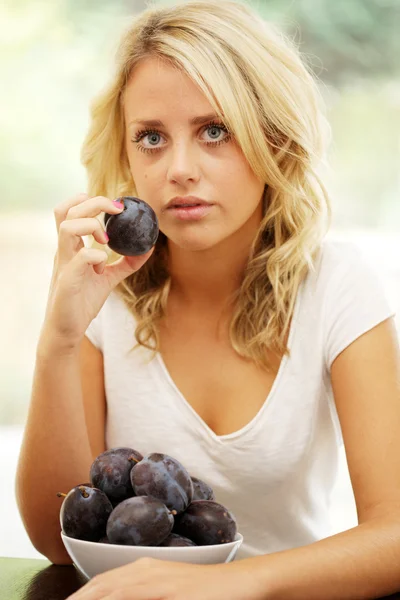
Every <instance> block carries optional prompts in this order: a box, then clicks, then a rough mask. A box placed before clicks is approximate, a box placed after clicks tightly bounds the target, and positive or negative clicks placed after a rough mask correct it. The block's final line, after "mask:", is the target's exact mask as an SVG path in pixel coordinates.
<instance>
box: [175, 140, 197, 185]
mask: <svg viewBox="0 0 400 600" xmlns="http://www.w3.org/2000/svg"><path fill="white" fill-rule="evenodd" d="M167 160H168V175H167V177H168V181H169V182H173V183H185V182H186V181H189V180H190V181H198V179H199V173H200V167H199V162H198V161H199V157H198V155H197V150H196V149H195V148H194V147H193V146H192V145H191V144H190V143H189V142H188V143H185V142H183V141H179V142H177V143H176V144H174V145H173V147H172V149H171V150H170V152H169V153H168V158H167Z"/></svg>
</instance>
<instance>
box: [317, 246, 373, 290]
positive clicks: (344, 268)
mask: <svg viewBox="0 0 400 600" xmlns="http://www.w3.org/2000/svg"><path fill="white" fill-rule="evenodd" d="M314 265H315V269H314V271H310V273H309V275H308V280H309V283H310V285H311V286H312V288H313V290H314V291H318V292H320V293H322V294H323V293H325V292H326V291H327V290H328V289H330V288H332V287H334V288H342V287H343V286H344V285H345V286H348V285H349V284H350V283H351V282H352V285H356V283H357V282H360V281H361V280H362V281H366V282H367V284H368V283H371V282H372V281H373V280H377V279H379V278H380V274H379V271H378V270H377V268H376V265H373V264H371V261H370V260H369V259H368V257H367V256H366V255H365V254H364V252H363V251H362V250H361V248H360V247H359V246H357V244H355V243H354V242H351V241H347V240H341V239H334V238H325V239H324V240H323V241H322V243H321V245H320V248H319V251H318V252H317V254H316V259H315V263H314Z"/></svg>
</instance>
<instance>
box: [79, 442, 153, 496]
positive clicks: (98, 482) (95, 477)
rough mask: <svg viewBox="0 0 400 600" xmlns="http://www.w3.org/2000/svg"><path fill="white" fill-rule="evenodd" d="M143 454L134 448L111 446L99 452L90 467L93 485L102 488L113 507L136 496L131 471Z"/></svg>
mask: <svg viewBox="0 0 400 600" xmlns="http://www.w3.org/2000/svg"><path fill="white" fill-rule="evenodd" d="M142 459H143V456H142V455H141V454H140V452H137V451H136V450H134V449H133V448H125V447H122V448H111V449H110V450H106V451H105V452H102V453H101V454H99V455H98V456H97V457H96V458H95V460H94V461H93V463H92V465H91V467H90V481H91V482H92V485H93V486H94V487H96V488H98V489H99V490H102V491H103V492H104V493H105V494H106V495H107V496H108V498H109V499H110V500H111V503H112V505H113V507H115V506H116V504H118V503H119V502H122V500H126V499H127V498H130V497H131V496H134V495H135V494H134V491H133V488H132V484H131V479H130V471H131V469H132V467H133V466H134V465H136V464H137V463H138V462H140V461H141V460H142Z"/></svg>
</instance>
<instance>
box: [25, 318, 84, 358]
mask: <svg viewBox="0 0 400 600" xmlns="http://www.w3.org/2000/svg"><path fill="white" fill-rule="evenodd" d="M80 345H81V341H76V340H71V339H69V338H67V337H65V336H61V335H58V334H57V333H56V332H55V331H52V329H51V327H50V326H47V325H46V326H45V327H44V328H43V329H42V331H41V334H40V337H39V342H38V345H37V348H36V356H37V358H39V359H44V360H48V359H50V358H56V357H58V358H59V357H77V356H78V355H79V351H80Z"/></svg>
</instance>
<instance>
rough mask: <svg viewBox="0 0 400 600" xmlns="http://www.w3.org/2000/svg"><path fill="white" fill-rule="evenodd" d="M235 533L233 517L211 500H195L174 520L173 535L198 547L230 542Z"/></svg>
mask: <svg viewBox="0 0 400 600" xmlns="http://www.w3.org/2000/svg"><path fill="white" fill-rule="evenodd" d="M236 532H237V525H236V519H235V517H234V515H233V514H232V513H231V512H230V511H229V510H228V509H227V508H225V506H223V505H222V504H219V503H218V502H214V501H212V500H196V501H195V502H192V503H191V504H190V506H189V507H188V508H187V510H186V511H185V512H184V513H183V514H182V515H180V516H179V517H177V518H176V519H175V524H174V533H177V534H178V535H182V536H183V537H187V538H189V539H190V540H193V541H194V542H195V543H196V544H198V545H199V546H208V545H210V544H224V543H228V542H232V541H233V540H234V539H235V535H236Z"/></svg>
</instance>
